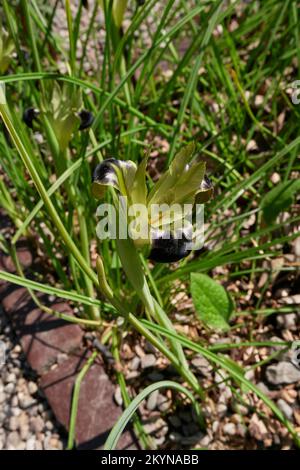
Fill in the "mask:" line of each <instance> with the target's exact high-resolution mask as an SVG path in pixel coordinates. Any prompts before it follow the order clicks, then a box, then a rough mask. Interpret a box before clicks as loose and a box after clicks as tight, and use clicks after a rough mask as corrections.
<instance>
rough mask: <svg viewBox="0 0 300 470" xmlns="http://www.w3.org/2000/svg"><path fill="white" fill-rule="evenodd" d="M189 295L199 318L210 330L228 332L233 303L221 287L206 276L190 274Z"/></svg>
mask: <svg viewBox="0 0 300 470" xmlns="http://www.w3.org/2000/svg"><path fill="white" fill-rule="evenodd" d="M191 293H192V298H193V302H194V305H195V309H196V311H197V314H198V315H199V318H200V319H201V320H202V321H203V323H205V325H207V326H208V327H210V328H216V329H218V330H228V329H229V325H228V320H229V318H230V315H231V313H232V310H233V302H232V299H231V298H230V296H229V294H228V293H227V292H226V290H225V289H224V287H223V286H221V285H220V284H218V283H217V282H216V281H214V280H213V279H211V278H210V277H209V276H207V275H206V274H200V273H192V274H191Z"/></svg>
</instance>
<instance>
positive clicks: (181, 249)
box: [149, 237, 190, 263]
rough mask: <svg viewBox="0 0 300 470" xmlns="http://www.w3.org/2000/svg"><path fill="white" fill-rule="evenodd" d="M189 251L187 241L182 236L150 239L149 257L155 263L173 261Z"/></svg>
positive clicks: (183, 256) (181, 257) (184, 255)
mask: <svg viewBox="0 0 300 470" xmlns="http://www.w3.org/2000/svg"><path fill="white" fill-rule="evenodd" d="M189 253H190V250H189V249H188V241H187V240H186V239H185V238H184V237H182V238H173V237H171V238H169V239H165V238H157V239H154V240H153V241H152V247H151V251H150V254H149V259H150V260H152V261H156V262H157V263H174V262H175V261H179V260H181V259H183V258H185V257H186V256H187V255H188V254H189Z"/></svg>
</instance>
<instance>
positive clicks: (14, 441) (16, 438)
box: [6, 431, 21, 450]
mask: <svg viewBox="0 0 300 470" xmlns="http://www.w3.org/2000/svg"><path fill="white" fill-rule="evenodd" d="M20 444H21V439H20V435H19V433H17V432H16V431H13V432H10V433H9V434H8V436H7V440H6V445H7V446H8V447H10V449H11V450H13V449H17V447H18V446H19V445H20Z"/></svg>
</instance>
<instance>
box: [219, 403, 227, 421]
mask: <svg viewBox="0 0 300 470" xmlns="http://www.w3.org/2000/svg"><path fill="white" fill-rule="evenodd" d="M217 413H218V416H219V417H220V418H223V417H224V416H225V415H226V413H227V406H226V405H225V403H218V404H217Z"/></svg>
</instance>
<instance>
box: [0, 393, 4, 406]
mask: <svg viewBox="0 0 300 470" xmlns="http://www.w3.org/2000/svg"><path fill="white" fill-rule="evenodd" d="M4 402H5V393H4V392H0V404H1V403H4Z"/></svg>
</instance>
